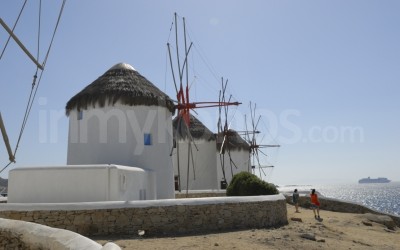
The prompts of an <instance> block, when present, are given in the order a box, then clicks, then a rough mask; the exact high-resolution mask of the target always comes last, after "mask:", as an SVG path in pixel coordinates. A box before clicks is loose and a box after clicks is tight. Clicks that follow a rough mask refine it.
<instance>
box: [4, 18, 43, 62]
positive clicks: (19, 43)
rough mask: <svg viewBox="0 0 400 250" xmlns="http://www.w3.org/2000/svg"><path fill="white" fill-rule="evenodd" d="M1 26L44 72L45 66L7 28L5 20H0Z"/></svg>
mask: <svg viewBox="0 0 400 250" xmlns="http://www.w3.org/2000/svg"><path fill="white" fill-rule="evenodd" d="M0 24H1V26H3V27H4V29H5V30H6V31H7V32H8V34H10V36H11V37H12V38H13V39H14V41H15V42H16V43H17V44H18V45H19V47H20V48H21V49H22V50H23V51H24V52H25V54H26V55H27V56H28V57H29V58H30V59H31V60H32V62H33V63H34V64H36V66H37V67H38V68H39V69H41V70H43V66H42V65H41V64H40V63H39V62H38V61H37V60H36V59H35V57H33V56H32V54H31V53H30V52H29V51H28V49H27V48H25V46H24V45H23V44H22V43H21V41H20V40H19V39H18V37H17V36H16V35H15V34H14V33H13V31H12V30H11V29H10V28H9V27H8V26H7V24H6V23H5V22H4V21H3V19H1V18H0Z"/></svg>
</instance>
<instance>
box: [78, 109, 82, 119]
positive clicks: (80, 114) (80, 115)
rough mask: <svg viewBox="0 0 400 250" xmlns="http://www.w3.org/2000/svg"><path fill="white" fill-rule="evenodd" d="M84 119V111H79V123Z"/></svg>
mask: <svg viewBox="0 0 400 250" xmlns="http://www.w3.org/2000/svg"><path fill="white" fill-rule="evenodd" d="M82 118H83V111H78V121H79V120H82Z"/></svg>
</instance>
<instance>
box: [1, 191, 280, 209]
mask: <svg viewBox="0 0 400 250" xmlns="http://www.w3.org/2000/svg"><path fill="white" fill-rule="evenodd" d="M285 199H286V198H285V196H283V195H282V194H277V195H260V196H231V197H208V198H182V199H165V200H145V201H104V202H79V203H2V204H0V211H37V210H46V211H49V210H50V211H51V210H58V211H71V210H96V209H120V208H143V207H167V206H176V205H182V206H191V205H212V204H229V203H247V202H264V201H278V200H285Z"/></svg>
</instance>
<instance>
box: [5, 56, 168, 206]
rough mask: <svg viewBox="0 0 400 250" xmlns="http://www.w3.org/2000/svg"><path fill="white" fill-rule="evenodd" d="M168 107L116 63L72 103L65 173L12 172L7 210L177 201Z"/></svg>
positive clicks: (151, 87)
mask: <svg viewBox="0 0 400 250" xmlns="http://www.w3.org/2000/svg"><path fill="white" fill-rule="evenodd" d="M174 109H175V108H174V105H173V102H172V100H171V99H170V98H169V97H168V96H167V95H166V94H164V93H163V92H162V91H160V90H159V89H158V88H157V87H155V86H154V85H153V84H152V83H151V82H150V81H148V80H147V79H146V78H144V77H143V76H142V75H140V74H139V73H138V72H137V71H136V70H135V69H134V68H133V67H132V66H130V65H128V64H125V63H120V64H117V65H115V66H114V67H112V68H111V69H109V70H108V71H107V72H105V73H104V74H103V75H102V76H100V77H99V78H98V79H97V80H95V81H94V82H93V83H91V84H90V85H88V86H87V87H85V88H84V89H83V90H82V91H81V92H79V93H78V94H76V95H75V96H74V97H72V98H71V99H70V100H69V101H68V103H67V105H66V113H67V115H68V116H69V136H68V156H67V164H68V165H66V166H58V167H55V166H47V167H36V168H20V169H14V170H11V171H10V177H9V185H10V188H9V194H8V195H9V196H8V197H9V200H8V201H9V202H21V203H24V202H60V203H63V202H84V201H86V202H89V201H104V200H123V201H126V200H141V199H169V198H175V194H174V170H173V165H172V159H171V157H170V152H171V150H172V146H173V145H172V142H173V138H172V136H173V135H172V115H173V113H174Z"/></svg>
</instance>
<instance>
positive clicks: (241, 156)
mask: <svg viewBox="0 0 400 250" xmlns="http://www.w3.org/2000/svg"><path fill="white" fill-rule="evenodd" d="M216 157H217V171H218V181H219V182H220V181H221V180H222V179H223V177H224V176H223V173H222V164H221V160H220V154H219V152H218V151H217V156H216ZM223 157H224V160H225V163H224V166H225V177H226V181H227V183H228V184H229V183H230V182H231V180H232V176H233V175H235V174H237V173H240V172H243V171H244V172H250V173H251V169H249V160H250V153H249V151H248V150H242V149H232V150H231V159H232V161H233V162H234V163H235V165H236V167H237V168H235V166H234V165H233V164H232V168H231V164H230V160H229V155H228V152H226V153H225V154H224V155H223ZM218 188H220V185H219V186H218Z"/></svg>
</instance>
